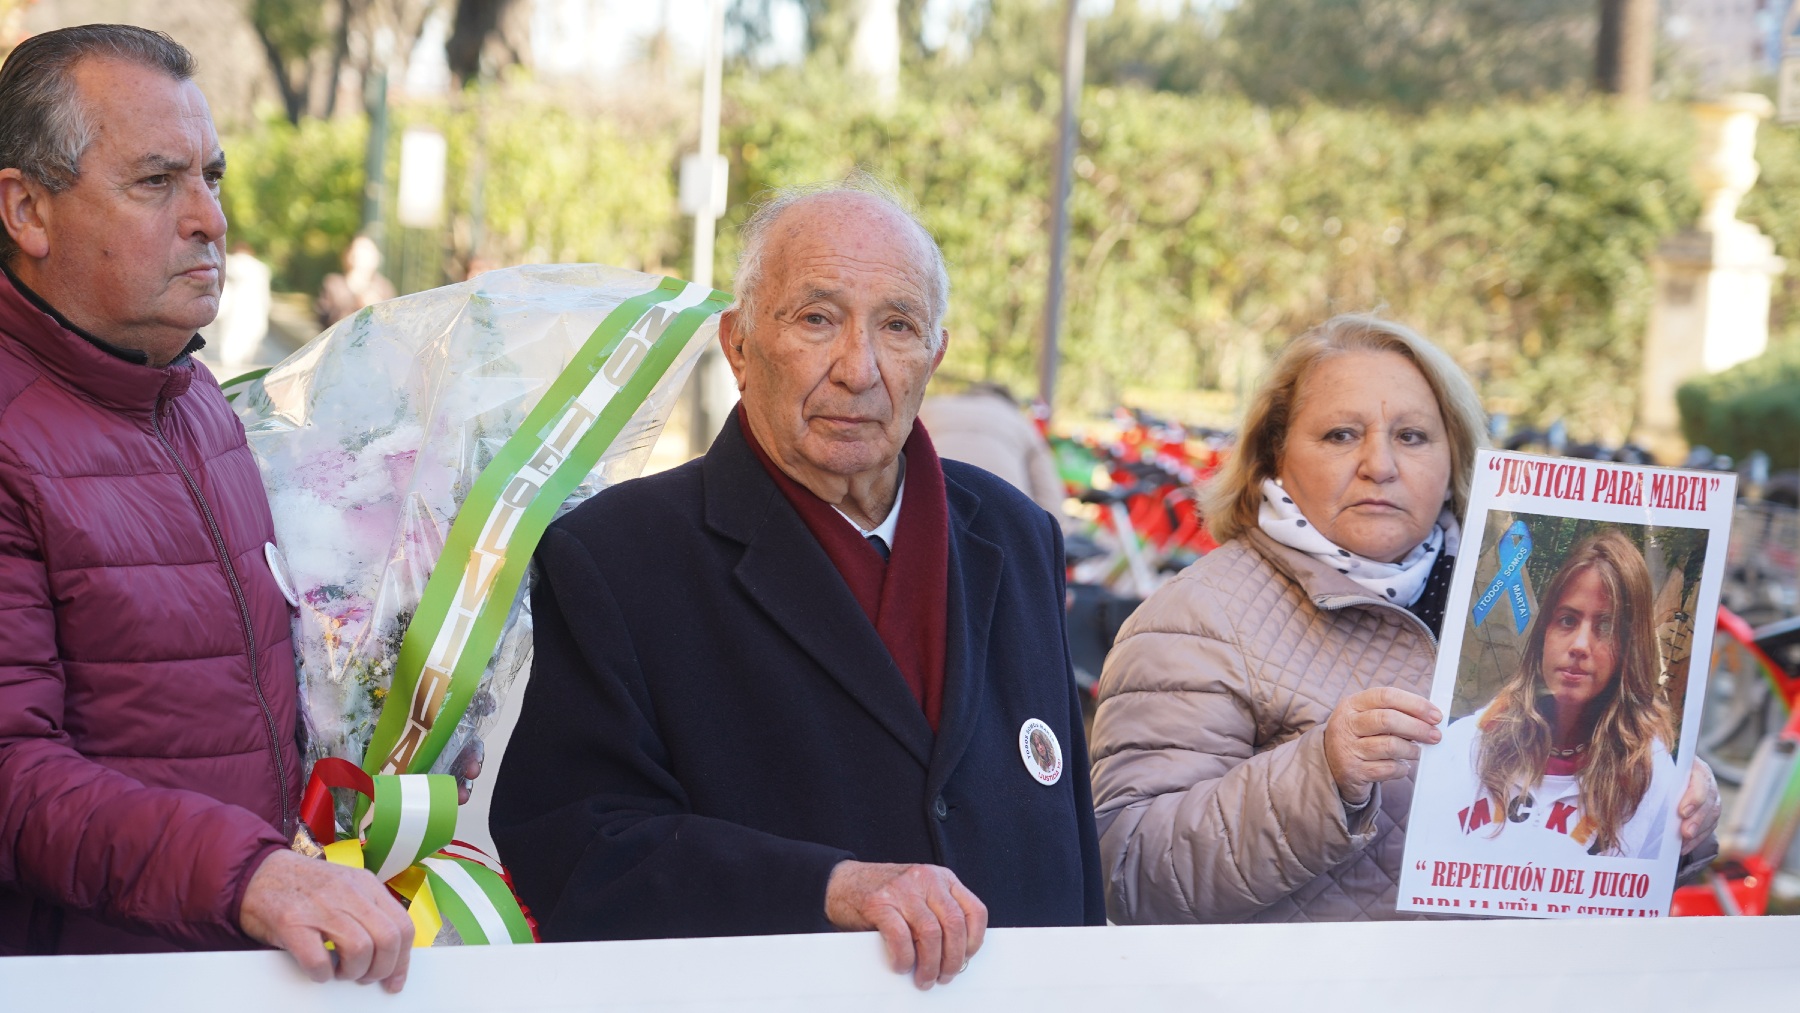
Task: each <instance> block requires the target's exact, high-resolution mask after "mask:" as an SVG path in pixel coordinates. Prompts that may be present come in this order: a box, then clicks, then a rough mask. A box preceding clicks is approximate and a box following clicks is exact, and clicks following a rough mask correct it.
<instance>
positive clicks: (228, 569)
mask: <svg viewBox="0 0 1800 1013" xmlns="http://www.w3.org/2000/svg"><path fill="white" fill-rule="evenodd" d="M165 404H167V400H166V399H165V398H162V397H158V398H157V399H156V412H155V413H154V414H152V415H151V416H150V428H151V430H152V431H154V432H155V433H156V442H158V443H160V444H162V448H163V449H164V450H165V451H167V452H168V454H169V459H170V460H172V461H174V462H175V468H176V470H178V471H180V472H181V478H182V480H183V481H185V482H186V483H187V487H188V494H189V495H191V496H193V497H194V503H195V504H196V505H197V506H199V507H200V515H201V516H202V517H204V518H205V519H206V531H207V533H208V534H210V535H211V536H212V543H213V551H214V552H216V553H218V556H219V565H221V566H223V567H224V568H225V582H226V583H227V584H229V585H231V593H232V596H233V597H235V598H236V599H237V607H238V618H239V619H240V620H242V621H243V624H244V649H245V651H246V653H248V654H249V656H250V686H251V688H252V689H254V690H256V705H257V707H259V708H261V709H262V716H263V727H264V728H265V729H266V730H267V731H268V733H269V750H270V752H272V753H274V754H275V795H276V797H277V798H279V799H280V800H281V827H280V829H281V833H282V835H283V836H286V835H288V834H290V833H292V832H293V828H292V827H289V826H288V788H287V765H286V764H284V763H283V762H282V760H281V740H280V739H278V738H277V737H276V735H275V715H274V714H272V713H271V712H270V711H269V700H268V698H267V697H266V696H264V695H263V688H262V673H261V671H260V670H259V669H258V667H257V658H256V627H255V626H253V625H251V623H250V599H249V598H247V597H245V595H244V586H243V585H242V584H240V583H238V577H237V567H235V566H233V565H231V550H230V548H228V547H227V546H226V544H225V533H224V531H222V530H220V528H219V522H218V520H217V518H215V517H214V516H213V512H212V507H211V506H210V505H208V504H207V502H206V496H205V494H204V493H202V492H201V491H200V483H199V482H196V481H195V480H194V475H193V472H190V471H188V467H187V462H185V461H183V460H182V459H181V455H180V454H178V453H176V452H175V445H174V444H172V443H170V442H169V438H168V437H167V436H165V435H163V428H162V416H163V407H164V405H165Z"/></svg>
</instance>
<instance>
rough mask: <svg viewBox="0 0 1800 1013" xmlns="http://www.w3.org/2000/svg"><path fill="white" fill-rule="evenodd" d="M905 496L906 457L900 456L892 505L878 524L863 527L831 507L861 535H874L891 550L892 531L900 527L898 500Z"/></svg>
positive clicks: (892, 547)
mask: <svg viewBox="0 0 1800 1013" xmlns="http://www.w3.org/2000/svg"><path fill="white" fill-rule="evenodd" d="M905 496H906V458H904V457H902V458H900V482H899V484H897V485H895V486H894V505H893V506H891V507H889V508H888V512H887V516H886V517H885V518H883V519H882V521H881V523H880V524H877V525H875V526H874V527H872V528H865V527H863V526H862V525H861V524H858V523H856V522H855V521H852V520H850V515H849V514H847V513H845V512H843V511H842V510H838V508H837V507H835V506H834V507H832V508H831V509H833V510H837V514H838V516H839V517H842V518H843V519H844V520H846V521H848V522H849V524H850V526H851V527H853V528H855V529H856V531H857V533H858V534H860V535H862V536H863V537H864V538H867V537H869V536H870V535H874V536H875V537H877V538H879V539H881V540H882V542H883V543H885V544H886V545H887V547H888V551H889V552H893V551H894V532H895V531H896V530H897V529H898V528H899V527H900V500H901V499H903V498H905Z"/></svg>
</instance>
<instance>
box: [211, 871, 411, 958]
mask: <svg viewBox="0 0 1800 1013" xmlns="http://www.w3.org/2000/svg"><path fill="white" fill-rule="evenodd" d="M238 924H239V925H241V926H242V927H243V930H244V932H245V933H247V934H249V935H250V936H251V938H253V939H256V940H259V941H261V942H264V943H267V944H268V945H270V946H275V947H279V948H280V949H283V950H286V951H288V952H289V953H291V954H293V955H294V959H295V960H296V961H298V962H299V963H300V968H301V970H303V971H305V972H306V975H307V977H309V978H311V979H312V980H314V981H328V980H330V978H331V975H332V954H331V953H330V952H329V951H327V950H326V949H325V941H326V940H330V941H331V942H332V944H333V945H334V946H335V947H336V949H337V953H336V957H337V976H338V977H339V978H354V979H355V980H356V981H358V982H361V983H362V984H364V985H367V984H369V983H370V982H374V981H379V982H381V987H382V988H385V989H387V990H388V991H389V992H398V991H400V989H401V987H402V986H404V985H405V984H406V969H407V963H408V961H409V960H410V959H411V957H412V943H413V923H412V919H411V918H409V917H408V916H407V914H406V909H405V908H403V907H401V906H400V903H399V902H398V901H396V900H394V899H393V898H392V897H390V896H388V892H387V891H386V890H385V889H383V888H382V885H381V884H380V883H378V882H376V880H375V877H374V875H372V874H371V873H369V872H367V871H365V870H362V869H350V868H346V867H344V866H341V865H333V864H331V863H330V862H325V861H321V860H319V859H316V858H306V857H303V856H301V855H297V854H295V853H294V852H292V851H277V852H275V853H274V854H272V855H270V856H269V857H268V858H267V859H265V860H264V861H263V864H262V865H261V866H260V867H259V868H258V869H257V870H256V873H255V874H254V875H252V876H251V877H250V886H249V888H248V889H246V890H245V891H244V904H243V907H242V909H241V910H240V911H239V913H238Z"/></svg>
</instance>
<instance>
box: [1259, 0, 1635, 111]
mask: <svg viewBox="0 0 1800 1013" xmlns="http://www.w3.org/2000/svg"><path fill="white" fill-rule="evenodd" d="M1651 2H1652V3H1654V0H1651ZM1592 25H1593V21H1592V14H1591V11H1590V10H1589V9H1587V8H1584V7H1579V6H1576V5H1573V4H1571V3H1570V2H1569V0H1245V2H1244V3H1243V4H1242V5H1240V6H1239V7H1238V8H1237V9H1235V10H1233V11H1232V12H1230V13H1229V14H1228V15H1227V16H1226V18H1225V23H1224V38H1225V41H1226V42H1227V44H1228V46H1229V48H1230V67H1231V73H1232V76H1233V77H1234V78H1235V79H1236V81H1237V84H1238V87H1239V88H1240V89H1241V90H1242V91H1243V92H1244V93H1245V94H1246V95H1249V96H1250V97H1251V98H1253V99H1256V100H1258V101H1262V102H1271V103H1282V104H1285V103H1291V102H1295V101H1298V100H1302V99H1314V100H1319V101H1325V102H1333V103H1356V102H1374V103H1380V104H1387V105H1398V106H1401V107H1405V108H1422V107H1424V106H1426V105H1428V104H1431V103H1433V102H1439V101H1457V102H1481V101H1486V100H1490V99H1492V98H1494V97H1496V96H1499V95H1509V94H1533V93H1544V92H1556V91H1563V90H1566V89H1568V88H1570V87H1571V86H1575V85H1578V84H1579V83H1580V82H1581V80H1582V79H1583V78H1585V77H1586V72H1585V65H1586V63H1587V58H1586V54H1587V51H1588V49H1587V47H1588V42H1587V39H1588V37H1589V36H1590V35H1591V34H1592V31H1593V27H1592Z"/></svg>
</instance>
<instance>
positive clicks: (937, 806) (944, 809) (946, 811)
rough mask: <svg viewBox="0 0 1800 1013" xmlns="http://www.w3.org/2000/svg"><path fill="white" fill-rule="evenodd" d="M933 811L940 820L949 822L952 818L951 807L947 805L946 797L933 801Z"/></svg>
mask: <svg viewBox="0 0 1800 1013" xmlns="http://www.w3.org/2000/svg"><path fill="white" fill-rule="evenodd" d="M931 811H932V812H934V813H936V814H937V818H938V819H940V820H947V819H949V818H950V806H949V805H947V804H945V802H944V796H942V795H939V796H938V797H937V798H935V799H932V800H931Z"/></svg>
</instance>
